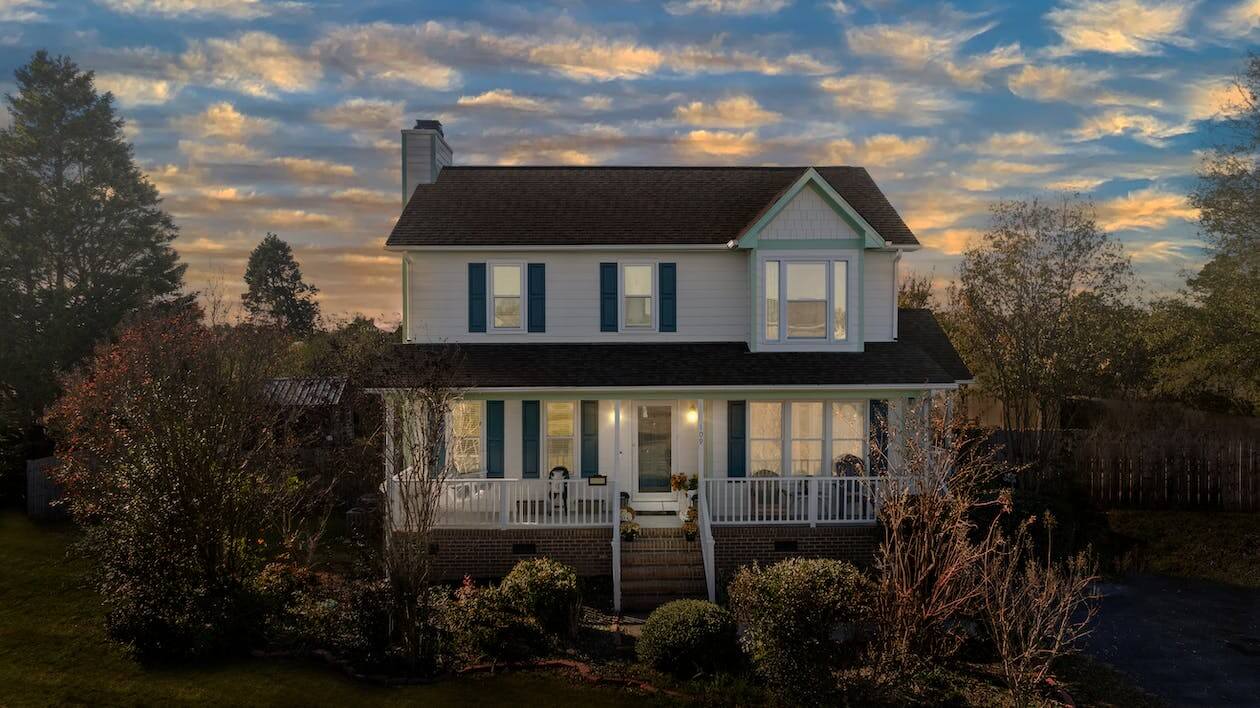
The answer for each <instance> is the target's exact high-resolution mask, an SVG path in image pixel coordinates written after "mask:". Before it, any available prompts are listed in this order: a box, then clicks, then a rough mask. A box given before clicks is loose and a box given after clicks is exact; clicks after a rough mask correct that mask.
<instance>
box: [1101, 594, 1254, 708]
mask: <svg viewBox="0 0 1260 708" xmlns="http://www.w3.org/2000/svg"><path fill="white" fill-rule="evenodd" d="M1101 589H1102V591H1103V592H1104V593H1105V594H1106V597H1104V598H1103V601H1102V605H1101V608H1100V610H1099V613H1098V624H1097V626H1096V628H1095V629H1094V632H1093V634H1091V635H1090V637H1089V638H1088V639H1087V640H1086V646H1085V650H1086V652H1088V653H1090V654H1093V655H1094V656H1096V657H1098V658H1099V659H1102V660H1103V661H1105V662H1107V663H1108V664H1111V665H1112V666H1115V667H1116V668H1118V669H1120V670H1121V671H1123V672H1125V673H1127V674H1129V675H1130V676H1132V677H1133V679H1134V680H1135V681H1136V682H1137V683H1138V685H1140V686H1142V687H1143V688H1145V689H1146V690H1148V691H1150V692H1151V693H1153V694H1155V695H1157V696H1159V697H1160V698H1162V699H1164V700H1165V701H1168V702H1169V703H1170V704H1172V705H1176V706H1183V705H1184V706H1260V590H1246V589H1242V588H1234V587H1229V586H1225V585H1217V584H1215V583H1207V582H1203V581H1196V580H1181V579H1177V578H1165V577H1159V576H1138V577H1135V578H1132V579H1130V580H1128V581H1126V582H1125V583H1124V584H1122V585H1111V584H1108V585H1105V586H1103V587H1102V588H1101Z"/></svg>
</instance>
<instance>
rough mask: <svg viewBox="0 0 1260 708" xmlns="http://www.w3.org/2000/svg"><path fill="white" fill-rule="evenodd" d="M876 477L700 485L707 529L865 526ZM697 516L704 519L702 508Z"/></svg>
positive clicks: (880, 481)
mask: <svg viewBox="0 0 1260 708" xmlns="http://www.w3.org/2000/svg"><path fill="white" fill-rule="evenodd" d="M885 482H886V480H885V479H884V478H882V477H726V478H709V479H705V480H701V482H700V483H701V484H702V485H703V492H704V493H703V494H702V495H701V498H702V500H703V501H704V502H705V506H707V508H708V518H709V521H710V522H711V523H712V524H713V525H726V526H729V525H742V526H762V525H776V524H784V525H786V524H809V525H810V526H815V525H817V524H869V523H873V522H874V521H875V511H876V508H875V507H876V504H875V500H876V497H877V495H876V491H877V490H878V487H877V485H880V484H883V483H885ZM701 514H704V510H703V507H702V509H701Z"/></svg>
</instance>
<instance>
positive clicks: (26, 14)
mask: <svg viewBox="0 0 1260 708" xmlns="http://www.w3.org/2000/svg"><path fill="white" fill-rule="evenodd" d="M47 8H48V4H47V3H45V2H43V0H0V22H38V21H41V20H44V19H45V16H44V14H43V13H42V12H39V11H40V10H44V9H47Z"/></svg>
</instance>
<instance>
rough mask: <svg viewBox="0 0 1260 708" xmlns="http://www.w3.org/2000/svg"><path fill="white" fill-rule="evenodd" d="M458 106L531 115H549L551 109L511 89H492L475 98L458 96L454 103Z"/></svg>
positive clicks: (537, 100)
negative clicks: (506, 110) (528, 113)
mask: <svg viewBox="0 0 1260 708" xmlns="http://www.w3.org/2000/svg"><path fill="white" fill-rule="evenodd" d="M455 104H456V105H458V106H470V107H484V108H506V109H508V110H512V111H525V112H532V113H550V112H551V111H552V107H551V106H550V105H548V104H547V103H545V102H543V101H541V100H539V99H537V98H530V97H529V96H519V95H517V94H516V93H515V92H513V91H512V89H492V90H490V91H486V92H485V93H480V94H477V95H476V96H460V97H459V99H457V100H456V101H455Z"/></svg>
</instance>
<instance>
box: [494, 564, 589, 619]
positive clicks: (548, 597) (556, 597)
mask: <svg viewBox="0 0 1260 708" xmlns="http://www.w3.org/2000/svg"><path fill="white" fill-rule="evenodd" d="M499 590H500V591H501V592H502V593H503V598H504V600H506V601H507V602H508V604H510V605H511V606H512V607H514V608H516V609H517V610H518V611H519V612H522V613H524V614H526V615H528V616H530V617H533V618H534V619H536V620H537V621H538V624H540V625H541V626H542V628H543V629H545V630H547V631H548V632H551V633H553V634H573V633H575V632H576V631H577V624H578V613H579V612H580V611H581V608H582V594H581V592H580V591H579V590H578V579H577V573H575V572H574V571H573V569H572V568H570V567H569V566H567V565H565V564H564V563H560V562H558V561H553V560H551V559H550V558H534V559H532V560H523V561H521V562H519V563H517V564H516V566H515V567H513V568H512V572H510V573H508V574H507V577H505V578H504V579H503V582H502V583H500V584H499Z"/></svg>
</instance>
